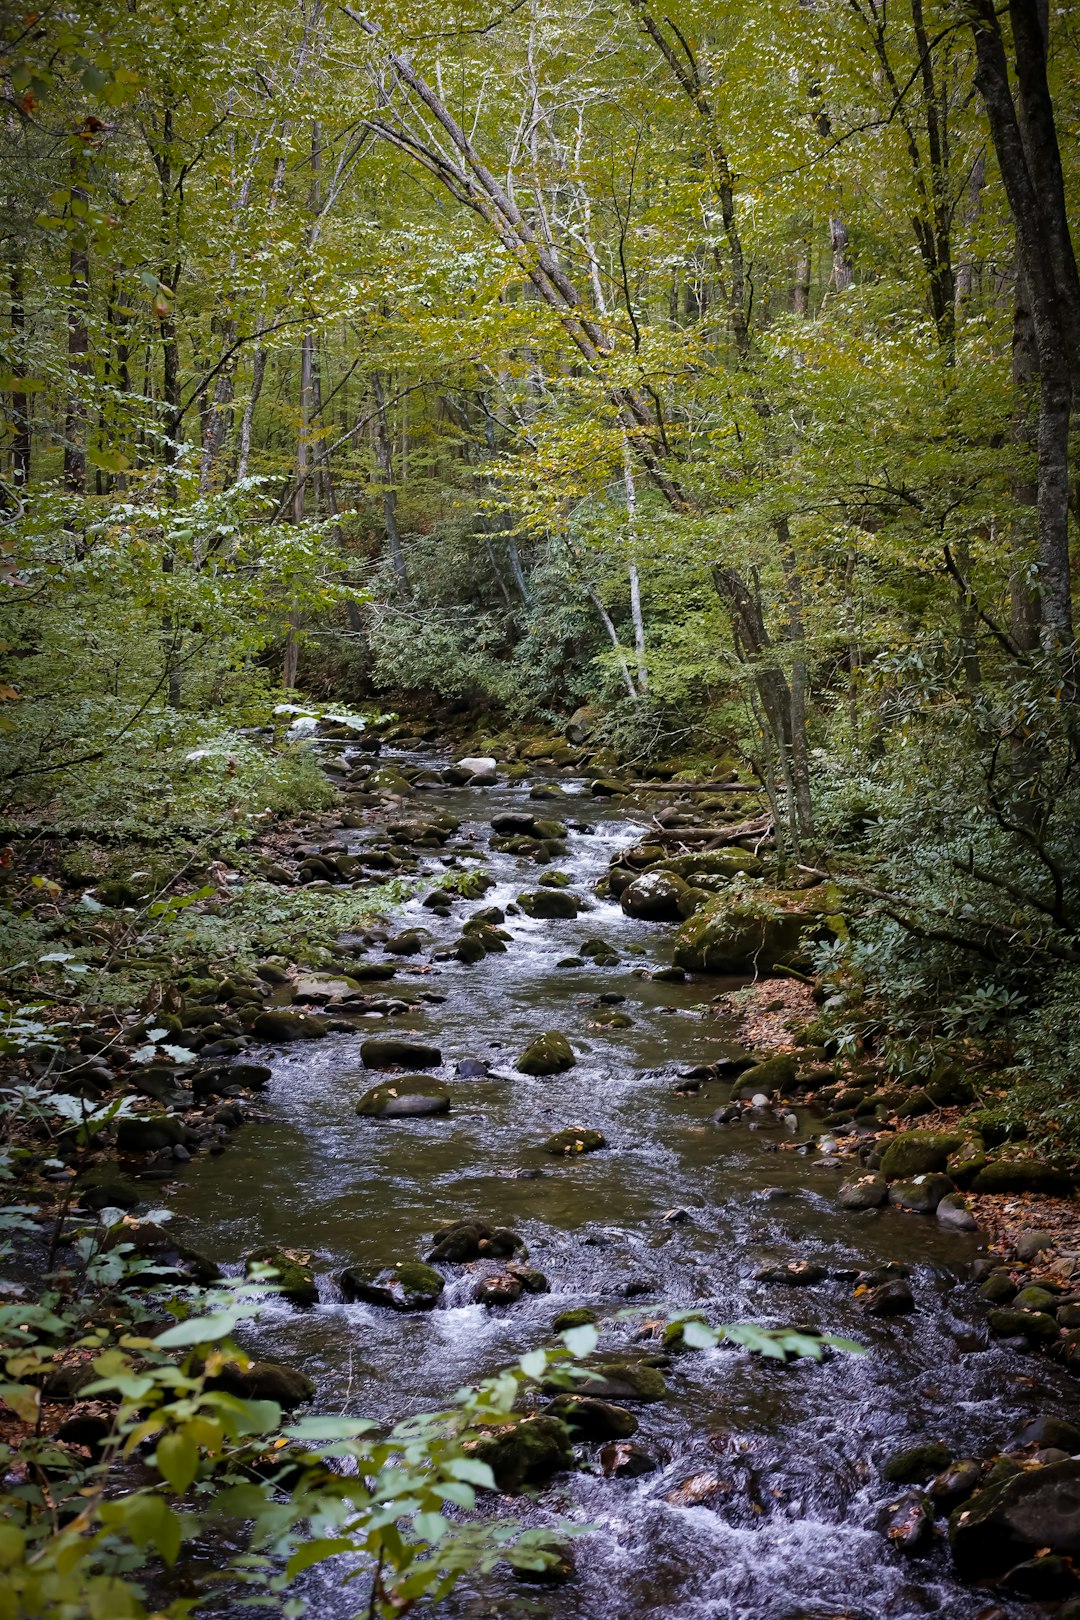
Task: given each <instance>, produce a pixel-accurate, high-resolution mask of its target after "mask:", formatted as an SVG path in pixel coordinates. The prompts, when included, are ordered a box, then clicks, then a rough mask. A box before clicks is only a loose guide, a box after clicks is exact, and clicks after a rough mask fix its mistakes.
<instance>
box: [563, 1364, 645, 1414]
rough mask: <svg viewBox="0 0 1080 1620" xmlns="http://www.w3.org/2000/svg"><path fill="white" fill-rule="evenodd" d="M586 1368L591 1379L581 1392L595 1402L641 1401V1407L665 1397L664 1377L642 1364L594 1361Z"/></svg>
mask: <svg viewBox="0 0 1080 1620" xmlns="http://www.w3.org/2000/svg"><path fill="white" fill-rule="evenodd" d="M587 1365H588V1369H589V1373H590V1375H591V1376H590V1377H589V1379H588V1381H587V1383H585V1384H583V1385H582V1389H583V1390H586V1389H587V1390H588V1392H589V1394H590V1395H591V1396H594V1397H595V1398H596V1399H598V1400H603V1401H633V1402H639V1401H640V1402H641V1403H642V1404H643V1405H644V1404H649V1403H651V1402H653V1401H662V1400H664V1399H665V1398H666V1396H667V1393H668V1387H667V1384H666V1383H665V1382H664V1377H663V1374H662V1373H660V1372H659V1371H658V1370H657V1369H656V1368H655V1367H650V1366H648V1365H647V1364H646V1363H645V1362H643V1361H617V1360H613V1359H612V1360H597V1361H590V1362H589V1363H587ZM543 1387H545V1388H547V1387H548V1386H547V1385H545V1386H543ZM552 1388H554V1386H552Z"/></svg>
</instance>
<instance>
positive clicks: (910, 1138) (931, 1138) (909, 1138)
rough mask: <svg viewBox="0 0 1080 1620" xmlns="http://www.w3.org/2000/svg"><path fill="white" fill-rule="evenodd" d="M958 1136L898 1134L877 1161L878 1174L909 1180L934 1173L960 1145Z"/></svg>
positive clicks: (919, 1133) (930, 1132)
mask: <svg viewBox="0 0 1080 1620" xmlns="http://www.w3.org/2000/svg"><path fill="white" fill-rule="evenodd" d="M961 1140H962V1138H961V1137H960V1136H959V1135H956V1134H952V1135H948V1134H945V1133H943V1132H940V1131H902V1132H900V1133H899V1134H898V1135H897V1136H894V1137H893V1139H892V1141H891V1142H890V1143H889V1145H888V1147H887V1148H886V1149H885V1152H884V1153H883V1154H882V1158H881V1173H882V1175H883V1176H885V1177H887V1178H888V1180H890V1181H892V1180H894V1179H897V1178H899V1179H901V1180H904V1181H909V1180H911V1179H912V1178H913V1177H915V1176H925V1175H928V1174H929V1173H930V1172H931V1171H934V1170H944V1168H945V1165H946V1162H947V1161H948V1157H949V1154H950V1153H952V1152H953V1150H954V1149H955V1148H957V1147H958V1146H959V1145H960V1142H961Z"/></svg>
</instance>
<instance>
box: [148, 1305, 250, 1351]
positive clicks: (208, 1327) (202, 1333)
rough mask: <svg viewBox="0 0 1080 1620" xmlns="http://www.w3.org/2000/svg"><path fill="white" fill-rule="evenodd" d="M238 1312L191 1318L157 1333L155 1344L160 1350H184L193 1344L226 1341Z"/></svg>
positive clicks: (223, 1312) (235, 1321)
mask: <svg viewBox="0 0 1080 1620" xmlns="http://www.w3.org/2000/svg"><path fill="white" fill-rule="evenodd" d="M240 1315H241V1312H240V1311H239V1310H227V1311H211V1312H210V1314H209V1316H192V1317H189V1318H188V1320H187V1321H186V1322H177V1324H176V1326H175V1327H171V1328H166V1329H165V1331H164V1333H159V1334H158V1336H157V1339H156V1340H155V1343H156V1344H158V1345H160V1347H161V1349H162V1350H185V1349H187V1348H188V1347H189V1346H191V1345H193V1344H213V1343H214V1341H215V1340H216V1339H227V1338H228V1336H229V1334H230V1333H231V1332H232V1330H233V1328H234V1327H235V1326H236V1324H237V1322H238V1321H239V1320H240Z"/></svg>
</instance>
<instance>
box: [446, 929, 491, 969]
mask: <svg viewBox="0 0 1080 1620" xmlns="http://www.w3.org/2000/svg"><path fill="white" fill-rule="evenodd" d="M454 955H455V956H456V957H457V960H458V961H459V962H464V963H465V965H466V966H467V967H471V966H472V965H473V964H474V963H475V962H479V961H481V959H482V958H483V957H485V956H486V955H487V951H486V950H485V948H484V942H483V940H481V939H477V938H476V937H475V935H470V934H463V935H462V936H461V938H460V939H459V940H458V941H457V943H456V944H455V946H454Z"/></svg>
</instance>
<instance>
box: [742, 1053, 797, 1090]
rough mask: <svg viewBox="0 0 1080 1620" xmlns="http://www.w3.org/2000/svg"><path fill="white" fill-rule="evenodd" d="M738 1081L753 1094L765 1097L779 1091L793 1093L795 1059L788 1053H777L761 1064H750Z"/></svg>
mask: <svg viewBox="0 0 1080 1620" xmlns="http://www.w3.org/2000/svg"><path fill="white" fill-rule="evenodd" d="M739 1079H740V1083H741V1084H742V1085H743V1086H745V1087H746V1088H747V1089H750V1088H753V1090H754V1091H755V1092H763V1093H764V1094H765V1096H766V1097H767V1096H768V1095H769V1094H770V1092H773V1091H779V1092H780V1093H781V1094H784V1093H786V1092H789V1091H794V1090H795V1087H796V1085H797V1083H798V1074H797V1072H796V1068H795V1059H794V1057H793V1056H792V1055H791V1053H790V1052H777V1053H776V1055H775V1056H774V1057H769V1058H765V1060H764V1062H762V1063H754V1064H751V1066H750V1068H748V1069H745V1070H744V1071H743V1073H742V1074H741V1075H740V1077H739Z"/></svg>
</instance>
